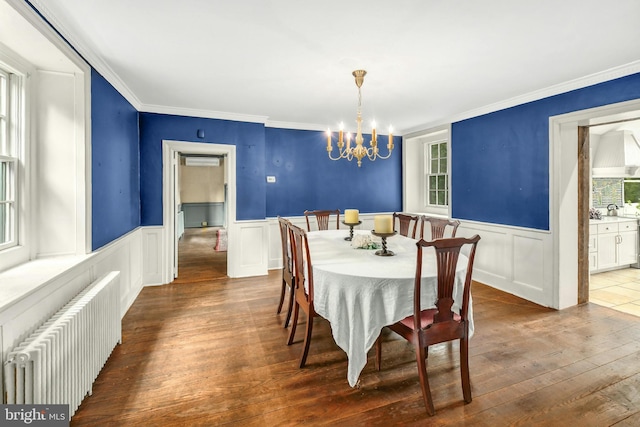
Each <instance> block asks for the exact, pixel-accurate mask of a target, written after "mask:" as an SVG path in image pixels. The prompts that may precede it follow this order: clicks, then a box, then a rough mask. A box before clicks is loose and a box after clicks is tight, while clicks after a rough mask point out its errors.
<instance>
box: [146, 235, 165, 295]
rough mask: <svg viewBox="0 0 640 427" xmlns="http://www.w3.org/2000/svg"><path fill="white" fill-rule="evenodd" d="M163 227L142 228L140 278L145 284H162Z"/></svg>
mask: <svg viewBox="0 0 640 427" xmlns="http://www.w3.org/2000/svg"><path fill="white" fill-rule="evenodd" d="M163 244H164V241H163V227H160V226H156V227H143V228H142V265H143V272H142V280H143V283H144V285H145V286H151V285H162V284H164V281H163V280H162V273H163V271H164V269H163V268H164V267H163V264H162V260H163V253H165V248H164V246H163Z"/></svg>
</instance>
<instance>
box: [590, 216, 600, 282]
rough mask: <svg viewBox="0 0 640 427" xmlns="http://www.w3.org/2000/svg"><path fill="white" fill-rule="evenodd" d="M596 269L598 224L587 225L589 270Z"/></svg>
mask: <svg viewBox="0 0 640 427" xmlns="http://www.w3.org/2000/svg"><path fill="white" fill-rule="evenodd" d="M597 269H598V226H597V225H595V224H590V225H589V271H594V270H597Z"/></svg>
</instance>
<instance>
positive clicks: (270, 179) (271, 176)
mask: <svg viewBox="0 0 640 427" xmlns="http://www.w3.org/2000/svg"><path fill="white" fill-rule="evenodd" d="M267 182H268V183H270V184H272V183H274V182H276V177H275V176H273V175H269V176H267Z"/></svg>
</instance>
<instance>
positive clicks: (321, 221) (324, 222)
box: [304, 209, 340, 231]
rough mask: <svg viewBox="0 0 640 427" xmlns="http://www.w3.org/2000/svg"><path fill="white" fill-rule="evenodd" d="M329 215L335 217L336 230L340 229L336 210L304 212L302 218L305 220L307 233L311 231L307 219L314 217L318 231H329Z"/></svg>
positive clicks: (338, 212) (338, 215) (337, 210)
mask: <svg viewBox="0 0 640 427" xmlns="http://www.w3.org/2000/svg"><path fill="white" fill-rule="evenodd" d="M331 215H335V216H336V230H337V229H339V228H340V209H336V210H333V211H332V210H315V211H304V217H305V218H306V220H307V231H311V223H310V222H309V217H313V216H314V217H316V222H317V224H318V230H328V229H329V220H330V217H331Z"/></svg>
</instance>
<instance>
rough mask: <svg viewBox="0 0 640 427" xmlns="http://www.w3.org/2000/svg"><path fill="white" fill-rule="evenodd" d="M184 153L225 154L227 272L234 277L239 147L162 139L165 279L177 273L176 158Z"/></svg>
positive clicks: (163, 274) (169, 281) (163, 270)
mask: <svg viewBox="0 0 640 427" xmlns="http://www.w3.org/2000/svg"><path fill="white" fill-rule="evenodd" d="M177 153H181V154H204V155H218V156H225V171H224V173H225V182H226V183H227V189H228V194H227V197H228V199H227V203H226V207H225V209H226V212H225V217H226V222H227V275H228V276H229V277H235V276H236V274H235V267H234V262H233V261H234V260H233V254H234V253H235V252H234V249H235V248H234V243H233V239H232V238H231V236H232V235H234V233H235V224H236V147H235V145H226V144H208V143H202V142H189V141H173V140H163V141H162V223H163V227H162V243H163V244H162V247H163V250H162V266H163V268H162V279H163V283H171V282H172V281H173V279H175V277H176V276H175V274H176V273H177V265H176V264H175V263H177V261H176V260H177V244H176V215H175V203H176V196H175V189H174V182H175V179H176V176H175V173H176V172H175V169H174V168H173V166H172V163H173V159H174V158H175V156H176V155H177Z"/></svg>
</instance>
